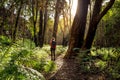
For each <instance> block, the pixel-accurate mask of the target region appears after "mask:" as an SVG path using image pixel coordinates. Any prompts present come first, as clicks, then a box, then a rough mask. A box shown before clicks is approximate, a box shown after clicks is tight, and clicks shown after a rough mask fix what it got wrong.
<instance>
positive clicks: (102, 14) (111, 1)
mask: <svg viewBox="0 0 120 80" xmlns="http://www.w3.org/2000/svg"><path fill="white" fill-rule="evenodd" d="M114 2H115V0H110V1H109V3H108V5H107V6H106V8H105V9H104V10H103V11H102V12H101V13H100V14H99V15H98V21H100V20H101V18H102V17H103V16H104V15H105V14H106V13H107V12H108V10H109V9H110V8H111V7H112V5H113V4H114Z"/></svg>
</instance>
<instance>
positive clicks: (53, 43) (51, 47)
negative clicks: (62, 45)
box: [50, 37, 56, 61]
mask: <svg viewBox="0 0 120 80" xmlns="http://www.w3.org/2000/svg"><path fill="white" fill-rule="evenodd" d="M55 49H56V40H55V38H54V37H53V38H52V39H51V40H50V51H51V60H53V61H55Z"/></svg>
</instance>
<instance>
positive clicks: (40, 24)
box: [38, 9, 43, 47]
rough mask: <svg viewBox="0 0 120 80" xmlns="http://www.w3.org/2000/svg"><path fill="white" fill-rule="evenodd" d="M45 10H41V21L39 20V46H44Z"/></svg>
mask: <svg viewBox="0 0 120 80" xmlns="http://www.w3.org/2000/svg"><path fill="white" fill-rule="evenodd" d="M42 40H43V10H42V9H40V20H39V32H38V41H39V42H38V43H39V44H38V45H39V46H40V47H42V46H43V41H42Z"/></svg>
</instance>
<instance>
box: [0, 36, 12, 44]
mask: <svg viewBox="0 0 120 80" xmlns="http://www.w3.org/2000/svg"><path fill="white" fill-rule="evenodd" d="M10 43H11V40H10V39H9V38H8V37H7V36H0V44H1V45H10Z"/></svg>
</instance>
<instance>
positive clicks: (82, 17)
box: [65, 0, 90, 58]
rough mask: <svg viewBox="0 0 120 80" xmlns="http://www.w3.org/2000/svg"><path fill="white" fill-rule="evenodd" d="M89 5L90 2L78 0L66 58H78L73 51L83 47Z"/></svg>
mask: <svg viewBox="0 0 120 80" xmlns="http://www.w3.org/2000/svg"><path fill="white" fill-rule="evenodd" d="M89 3H90V1H89V0H78V6H77V12H76V15H75V18H74V21H73V25H72V29H71V36H70V41H69V48H68V51H67V54H66V56H65V58H72V57H73V56H76V55H77V54H76V53H75V52H74V51H73V49H74V48H80V47H81V46H82V43H83V40H84V32H85V26H86V18H87V12H88V5H89Z"/></svg>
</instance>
